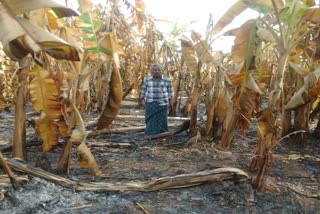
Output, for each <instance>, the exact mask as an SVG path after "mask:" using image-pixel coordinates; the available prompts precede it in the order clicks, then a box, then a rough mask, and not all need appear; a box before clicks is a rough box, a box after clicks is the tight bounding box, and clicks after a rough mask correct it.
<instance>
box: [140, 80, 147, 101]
mask: <svg viewBox="0 0 320 214" xmlns="http://www.w3.org/2000/svg"><path fill="white" fill-rule="evenodd" d="M146 91H147V78H144V79H143V83H142V87H141V93H140V98H145V97H146Z"/></svg>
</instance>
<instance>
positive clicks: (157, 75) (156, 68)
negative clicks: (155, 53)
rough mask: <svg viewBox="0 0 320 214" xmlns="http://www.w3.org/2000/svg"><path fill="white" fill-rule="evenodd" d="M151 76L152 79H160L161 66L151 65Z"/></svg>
mask: <svg viewBox="0 0 320 214" xmlns="http://www.w3.org/2000/svg"><path fill="white" fill-rule="evenodd" d="M151 75H152V76H153V78H156V79H158V78H161V77H162V66H161V65H159V64H153V65H151Z"/></svg>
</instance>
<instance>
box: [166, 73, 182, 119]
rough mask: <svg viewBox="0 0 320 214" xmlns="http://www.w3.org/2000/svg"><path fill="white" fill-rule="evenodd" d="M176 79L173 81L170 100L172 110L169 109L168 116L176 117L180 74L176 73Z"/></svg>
mask: <svg viewBox="0 0 320 214" xmlns="http://www.w3.org/2000/svg"><path fill="white" fill-rule="evenodd" d="M177 73H178V74H177V76H176V78H174V80H173V98H172V104H173V105H172V108H170V111H169V116H176V114H177V103H178V97H179V88H180V80H181V73H180V72H177Z"/></svg>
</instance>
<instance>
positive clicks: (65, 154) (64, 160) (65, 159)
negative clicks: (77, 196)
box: [57, 138, 72, 174]
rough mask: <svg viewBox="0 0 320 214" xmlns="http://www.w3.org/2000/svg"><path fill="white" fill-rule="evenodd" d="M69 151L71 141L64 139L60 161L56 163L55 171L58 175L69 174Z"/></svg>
mask: <svg viewBox="0 0 320 214" xmlns="http://www.w3.org/2000/svg"><path fill="white" fill-rule="evenodd" d="M71 150H72V141H71V140H70V138H69V139H66V142H65V144H64V147H63V150H62V153H61V156H60V159H59V161H58V166H57V170H58V171H59V172H60V173H66V174H69V172H70V162H71Z"/></svg>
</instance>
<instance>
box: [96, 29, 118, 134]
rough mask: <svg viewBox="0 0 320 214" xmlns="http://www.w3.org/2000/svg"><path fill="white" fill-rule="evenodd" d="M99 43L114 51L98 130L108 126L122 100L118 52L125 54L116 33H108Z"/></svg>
mask: <svg viewBox="0 0 320 214" xmlns="http://www.w3.org/2000/svg"><path fill="white" fill-rule="evenodd" d="M99 45H100V46H101V47H103V48H104V49H106V50H109V51H110V53H112V58H113V59H112V60H113V61H112V68H113V69H112V74H111V79H110V82H109V96H108V99H107V101H106V103H105V106H104V108H103V110H102V113H101V115H100V117H99V120H98V124H97V128H98V130H100V129H104V128H108V127H109V126H110V124H111V123H112V121H113V120H114V119H115V118H116V116H117V114H118V112H119V109H120V105H121V101H122V95H123V90H122V78H121V75H120V71H119V67H120V64H119V57H118V54H123V49H122V46H121V45H120V44H119V43H118V42H117V40H116V37H115V34H114V33H108V34H105V35H104V36H103V38H101V39H100V43H99Z"/></svg>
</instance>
